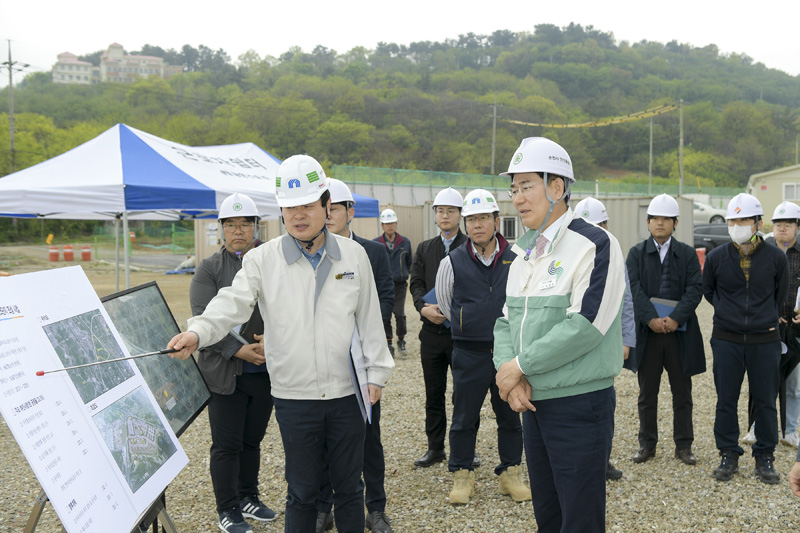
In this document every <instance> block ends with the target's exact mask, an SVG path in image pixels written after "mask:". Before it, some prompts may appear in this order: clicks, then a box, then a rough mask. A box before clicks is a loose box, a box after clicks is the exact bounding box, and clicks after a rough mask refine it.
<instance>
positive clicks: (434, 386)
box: [419, 326, 453, 450]
mask: <svg viewBox="0 0 800 533" xmlns="http://www.w3.org/2000/svg"><path fill="white" fill-rule="evenodd" d="M419 342H420V346H419V351H420V358H421V361H422V376H423V379H424V380H425V434H426V435H427V437H428V448H429V449H431V450H444V438H445V434H446V430H447V412H446V411H445V394H446V393H447V369H448V368H449V367H450V363H451V361H452V358H453V339H452V338H451V337H450V330H449V329H447V328H440V332H435V331H431V330H430V329H428V328H426V326H422V329H421V330H420V332H419Z"/></svg>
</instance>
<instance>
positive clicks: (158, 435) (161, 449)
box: [92, 387, 176, 492]
mask: <svg viewBox="0 0 800 533" xmlns="http://www.w3.org/2000/svg"><path fill="white" fill-rule="evenodd" d="M92 419H93V420H94V423H95V425H96V426H97V429H98V431H100V434H101V435H102V436H103V440H104V441H105V443H106V446H108V449H109V451H110V452H111V455H112V456H113V457H114V460H115V461H116V463H117V466H118V467H119V469H120V471H121V472H122V476H123V477H124V478H125V481H127V482H128V486H129V487H130V488H131V491H132V492H136V491H137V490H139V488H140V487H141V486H142V485H144V484H145V482H146V481H147V480H148V479H150V476H151V475H152V474H153V473H154V472H156V471H157V470H158V469H159V468H161V466H162V465H163V464H164V463H166V462H167V459H169V458H170V457H172V454H174V453H175V451H176V448H175V444H174V443H173V442H172V439H170V437H169V433H168V432H167V429H166V428H165V427H164V425H163V424H162V423H161V420H160V419H159V417H158V413H157V412H156V410H155V408H154V407H153V405H152V404H151V403H150V400H149V399H148V398H147V395H146V394H145V393H144V390H142V388H141V387H137V388H136V389H134V390H133V391H132V392H130V393H128V394H126V395H125V396H123V397H122V398H120V399H119V400H117V401H115V402H114V403H112V404H111V405H109V406H108V407H106V408H105V409H103V410H102V411H100V412H99V413H98V414H96V415H94V416H93V417H92Z"/></svg>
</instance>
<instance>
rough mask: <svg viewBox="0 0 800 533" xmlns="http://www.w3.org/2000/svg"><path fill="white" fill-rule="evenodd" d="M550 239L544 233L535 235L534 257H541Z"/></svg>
mask: <svg viewBox="0 0 800 533" xmlns="http://www.w3.org/2000/svg"><path fill="white" fill-rule="evenodd" d="M549 242H550V241H549V240H548V239H547V237H545V236H544V235H539V236H538V237H536V257H537V258H539V257H542V255H543V254H544V249H545V248H547V243H549Z"/></svg>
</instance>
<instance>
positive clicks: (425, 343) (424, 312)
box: [410, 187, 475, 467]
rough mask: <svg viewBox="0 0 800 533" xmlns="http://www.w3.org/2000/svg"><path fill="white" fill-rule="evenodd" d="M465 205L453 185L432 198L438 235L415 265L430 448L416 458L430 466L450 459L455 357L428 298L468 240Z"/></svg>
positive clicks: (413, 274)
mask: <svg viewBox="0 0 800 533" xmlns="http://www.w3.org/2000/svg"><path fill="white" fill-rule="evenodd" d="M463 203H464V198H463V197H462V196H461V193H459V192H458V191H456V190H455V189H453V188H451V187H448V188H447V189H444V190H442V191H439V194H437V195H436V198H435V199H434V201H433V210H434V213H435V217H436V225H437V226H438V227H439V231H440V234H439V235H437V236H436V237H434V238H432V239H428V240H427V241H423V242H421V243H420V244H419V246H417V252H416V253H415V254H414V261H412V263H411V273H410V288H411V297H412V298H413V299H414V307H415V308H416V309H417V311H419V314H420V318H421V320H422V329H421V330H420V332H419V343H420V345H419V352H420V359H421V361H422V375H423V379H424V380H425V434H426V436H427V437H428V450H427V451H426V452H425V454H424V455H423V456H422V457H420V458H419V459H417V460H416V461H414V465H416V466H421V467H428V466H432V465H434V464H436V463H438V462H440V461H444V460H445V459H446V458H447V454H446V453H445V451H444V437H445V434H446V432H447V413H446V411H445V393H446V392H447V369H448V368H450V363H451V361H452V355H453V339H452V337H451V336H450V328H449V327H447V326H445V325H444V322H445V320H446V317H445V316H444V315H443V314H442V313H441V312H440V311H439V306H438V305H436V304H434V303H430V298H426V296H428V295H429V294H430V293H431V291H432V290H433V288H434V286H435V285H436V273H437V272H438V271H439V262H440V261H441V260H442V259H444V257H445V256H446V255H448V254H449V253H450V252H452V251H453V250H455V249H456V247H458V246H461V245H462V244H463V243H464V242H465V241H466V240H467V238H466V236H465V235H464V234H463V233H462V232H461V230H460V229H459V223H460V222H461V207H462V205H463ZM426 300H428V302H426ZM448 324H449V323H448ZM474 463H475V461H473V464H474Z"/></svg>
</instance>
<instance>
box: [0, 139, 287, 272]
mask: <svg viewBox="0 0 800 533" xmlns="http://www.w3.org/2000/svg"><path fill="white" fill-rule="evenodd" d="M279 166H280V160H279V159H277V158H276V157H274V156H273V155H271V154H269V153H267V152H265V151H264V150H262V149H260V148H259V147H258V146H256V145H254V144H252V143H242V144H232V145H222V146H194V147H193V146H186V145H183V144H178V143H174V142H170V141H167V140H164V139H161V138H159V137H156V136H154V135H150V134H149V133H145V132H143V131H139V130H137V129H134V128H131V127H129V126H126V125H124V124H117V125H116V126H114V127H113V128H111V129H109V130H107V131H105V132H103V133H102V134H100V135H98V136H97V137H95V138H94V139H92V140H90V141H88V142H86V143H84V144H82V145H80V146H78V147H76V148H73V149H72V150H70V151H68V152H65V153H63V154H61V155H59V156H56V157H54V158H52V159H49V160H47V161H44V162H42V163H39V164H38V165H34V166H32V167H30V168H27V169H25V170H21V171H19V172H15V173H13V174H9V175H8V176H5V177H3V178H0V216H6V217H18V218H30V217H36V218H66V219H90V220H95V219H96V220H104V219H105V220H107V219H114V220H117V221H119V220H122V225H123V235H127V234H128V220H129V219H131V220H133V219H136V220H179V219H184V218H206V217H213V216H215V214H216V211H217V209H218V208H219V205H220V204H221V203H222V201H223V200H224V199H225V198H226V197H228V196H230V195H231V194H233V193H234V192H240V193H244V194H247V195H248V196H250V197H251V198H252V199H253V200H254V201H255V203H256V205H257V206H258V209H259V212H260V214H261V215H262V217H264V218H276V217H277V216H278V215H279V213H280V211H279V209H278V205H277V201H276V198H275V176H276V175H277V171H278V167H279ZM123 243H124V257H125V286H126V287H129V286H130V267H129V264H128V253H127V252H128V239H123Z"/></svg>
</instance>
